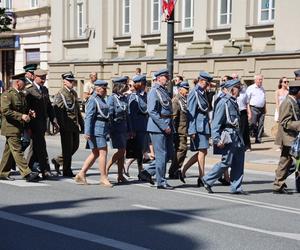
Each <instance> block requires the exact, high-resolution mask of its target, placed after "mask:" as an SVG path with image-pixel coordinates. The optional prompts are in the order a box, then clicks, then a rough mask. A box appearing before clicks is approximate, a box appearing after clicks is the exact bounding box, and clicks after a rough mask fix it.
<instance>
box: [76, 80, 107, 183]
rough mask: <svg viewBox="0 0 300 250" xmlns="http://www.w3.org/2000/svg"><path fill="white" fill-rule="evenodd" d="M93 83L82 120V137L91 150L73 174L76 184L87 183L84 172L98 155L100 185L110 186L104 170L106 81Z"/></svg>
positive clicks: (105, 151)
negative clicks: (77, 170)
mask: <svg viewBox="0 0 300 250" xmlns="http://www.w3.org/2000/svg"><path fill="white" fill-rule="evenodd" d="M94 84H95V89H94V92H93V94H92V95H91V96H90V98H89V100H88V102H87V105H86V112H85V120H84V137H85V138H86V139H87V143H88V147H89V148H90V149H91V150H92V152H91V154H90V155H89V156H88V157H87V159H86V160H85V162H84V164H83V166H82V168H81V170H80V171H79V173H78V174H77V175H76V176H75V181H76V182H77V183H78V184H87V180H86V177H85V176H86V173H87V171H88V170H89V169H90V167H91V166H92V165H93V164H94V163H95V161H96V159H97V158H98V157H99V170H100V173H101V176H100V185H101V186H105V187H112V184H111V183H110V181H109V180H108V178H107V172H106V159H107V142H106V139H107V137H108V132H109V106H108V105H107V103H106V101H105V99H104V98H105V96H106V93H107V88H108V87H107V85H108V83H107V82H106V81H104V80H96V81H95V83H94Z"/></svg>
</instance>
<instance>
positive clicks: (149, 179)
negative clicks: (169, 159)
mask: <svg viewBox="0 0 300 250" xmlns="http://www.w3.org/2000/svg"><path fill="white" fill-rule="evenodd" d="M138 178H139V180H141V181H146V182H149V183H150V184H151V185H154V181H153V180H152V176H151V175H150V174H149V173H148V172H147V171H146V170H143V171H142V172H140V173H139V174H138Z"/></svg>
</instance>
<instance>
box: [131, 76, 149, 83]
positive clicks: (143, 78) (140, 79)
mask: <svg viewBox="0 0 300 250" xmlns="http://www.w3.org/2000/svg"><path fill="white" fill-rule="evenodd" d="M132 81H133V82H134V83H138V82H143V83H146V82H147V80H146V76H145V75H136V76H134V77H133V78H132Z"/></svg>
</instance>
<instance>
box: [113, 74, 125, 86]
mask: <svg viewBox="0 0 300 250" xmlns="http://www.w3.org/2000/svg"><path fill="white" fill-rule="evenodd" d="M127 81H128V77H127V76H120V77H117V78H115V79H112V82H113V83H114V84H126V83H127Z"/></svg>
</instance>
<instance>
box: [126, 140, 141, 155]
mask: <svg viewBox="0 0 300 250" xmlns="http://www.w3.org/2000/svg"><path fill="white" fill-rule="evenodd" d="M137 147H138V145H137V141H136V138H135V137H134V138H130V139H128V140H127V145H126V158H127V159H130V158H134V159H136V158H137V157H138V155H137V152H138V148H137Z"/></svg>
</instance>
